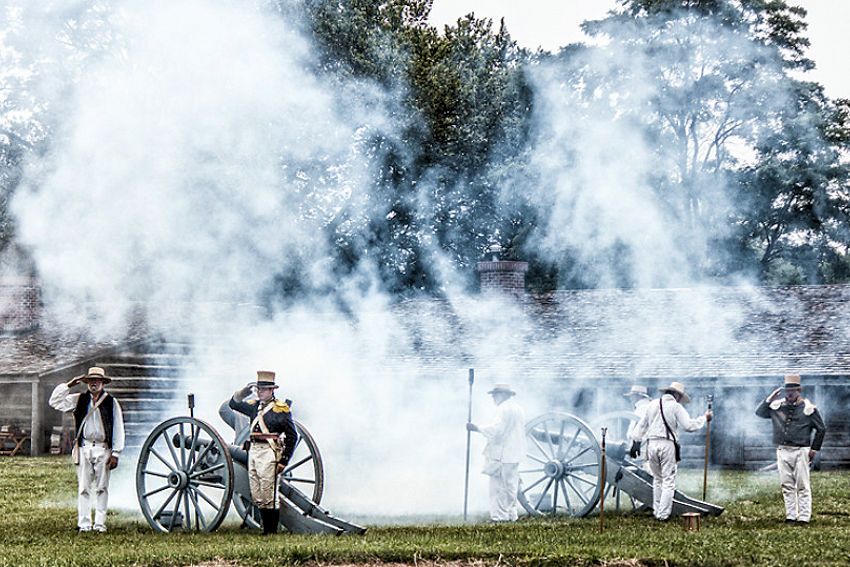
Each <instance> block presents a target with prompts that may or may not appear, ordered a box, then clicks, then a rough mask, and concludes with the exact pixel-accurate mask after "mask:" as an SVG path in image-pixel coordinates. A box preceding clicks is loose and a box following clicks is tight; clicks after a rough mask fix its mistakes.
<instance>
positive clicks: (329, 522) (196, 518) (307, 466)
mask: <svg viewBox="0 0 850 567" xmlns="http://www.w3.org/2000/svg"><path fill="white" fill-rule="evenodd" d="M189 400H190V401H189V413H190V415H189V416H179V417H173V418H171V419H168V420H166V421H164V422H162V423H160V424H159V425H157V426H156V427H155V428H154V429H153V431H151V433H150V434H149V435H148V437H147V438H146V439H145V441H144V443H143V444H142V447H141V450H140V452H139V460H138V463H137V466H136V495H137V497H138V501H139V507H140V509H141V511H142V515H143V516H144V517H145V519H146V520H147V522H148V524H149V525H150V526H151V528H153V529H154V530H156V531H158V532H172V531H178V530H180V531H202V532H212V531H215V530H216V529H218V528H219V527H220V526H221V524H222V522H223V521H224V520H225V518H226V516H227V513H228V511H229V509H230V504H231V503H233V507H234V509H235V510H236V512H237V513H238V515H239V516H240V517H241V518H242V521H243V526H245V527H248V528H258V527H260V522H259V509H258V508H256V506H254V504H253V502H252V500H251V493H250V488H249V484H248V467H247V462H248V456H247V452H246V451H244V450H243V449H242V448H241V444H242V442H243V441H244V440H245V439H247V437H248V435H249V431H248V427H247V421H245V422H241V421H240V419H239V417H240V416H238V415H237V414H235V413H234V412H233V411H232V410H230V408H229V407H228V406H227V402H225V403H224V404H222V407H221V408H220V413H221V415H222V418H223V419H224V421H225V423H227V424H228V425H230V426H231V428H233V429H234V433H235V437H234V443H233V444H229V443H227V442H225V440H224V439H223V438H222V436H221V435H220V434H219V433H218V432H217V431H216V430H215V429H214V428H213V427H212V426H211V425H210V424H208V423H207V422H205V421H203V420H200V419H197V418H195V417H194V415H193V414H192V406H193V396H192V395H190V397H189ZM225 408H226V409H225ZM295 428H296V430H297V432H298V439H297V440H296V447H295V452H294V453H293V455H292V459H291V460H290V462H289V464H288V465H287V467H286V469H285V470H284V472H283V473H282V474H281V475H279V476H278V487H277V489H278V495H279V498H278V503H279V507H280V511H281V514H280V525H281V526H282V527H283V528H284V529H286V530H287V531H290V532H293V533H328V534H335V535H339V534H342V533H364V532H365V531H366V530H365V528H363V527H361V526H357V525H355V524H352V523H349V522H346V521H344V520H341V519H339V518H336V517H334V516H333V515H331V513H330V512H328V511H327V510H325V509H323V508H322V507H321V506H319V503H320V502H321V499H322V493H323V492H324V469H323V462H322V456H321V453H320V452H319V447H318V445H317V444H316V441H315V439H314V438H313V436H312V435H311V434H310V432H309V431H308V430H307V428H306V427H304V425H303V424H301V423H300V422H299V421H297V420H295Z"/></svg>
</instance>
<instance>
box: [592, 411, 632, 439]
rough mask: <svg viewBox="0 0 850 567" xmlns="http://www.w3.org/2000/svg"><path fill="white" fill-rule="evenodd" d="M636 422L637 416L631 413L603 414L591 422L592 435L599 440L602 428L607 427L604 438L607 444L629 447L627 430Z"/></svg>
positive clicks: (613, 412) (614, 412) (615, 412)
mask: <svg viewBox="0 0 850 567" xmlns="http://www.w3.org/2000/svg"><path fill="white" fill-rule="evenodd" d="M637 422H638V416H637V414H636V413H635V412H633V411H612V412H610V413H603V414H602V415H600V416H599V417H597V418H596V419H594V420H593V422H592V427H593V433H595V434H596V438H597V439H601V438H602V433H601V429H602V428H603V427H607V428H608V433H607V435H606V437H605V438H606V439H607V441H608V443H628V444H629V445H630V444H631V441H629V429H630V428H631V427H632V426H633V425H636V424H637Z"/></svg>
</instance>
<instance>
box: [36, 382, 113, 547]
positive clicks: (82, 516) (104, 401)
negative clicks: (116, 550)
mask: <svg viewBox="0 0 850 567" xmlns="http://www.w3.org/2000/svg"><path fill="white" fill-rule="evenodd" d="M81 382H82V383H84V384H85V385H86V391H85V392H76V393H72V392H71V388H73V387H74V386H76V385H77V384H79V383H81ZM110 382H112V379H111V378H110V377H108V376H107V375H106V373H105V372H104V370H103V368H100V367H99V366H92V367H91V368H89V371H88V373H86V374H84V375H83V376H77V377H76V378H74V379H72V380H71V381H69V382H68V383H67V384H59V385H58V386H56V388H54V389H53V393H52V394H50V400H49V404H50V407H52V408H54V409H57V410H59V411H62V412H73V414H74V429H75V435H74V449H73V454H74V464H76V465H77V487H78V492H77V529H78V530H79V531H80V532H89V531H91V530H92V529H93V530H94V531H96V532H105V531H106V507H107V504H108V502H109V474H110V472H111V471H112V470H113V469H114V468H115V467H117V466H118V458H119V457H120V455H121V451H122V450H123V449H124V416H123V414H122V412H121V405H120V404H119V403H118V400H116V399H115V398H113V397H112V396H111V395H109V394H108V393H106V392H105V391H104V389H103V386H104V385H105V384H109V383H110ZM92 493H93V494H94V523H92V517H91V504H92Z"/></svg>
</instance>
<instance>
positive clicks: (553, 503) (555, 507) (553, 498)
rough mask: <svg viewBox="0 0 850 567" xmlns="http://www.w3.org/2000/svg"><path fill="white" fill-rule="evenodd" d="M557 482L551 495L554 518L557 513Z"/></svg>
mask: <svg viewBox="0 0 850 567" xmlns="http://www.w3.org/2000/svg"><path fill="white" fill-rule="evenodd" d="M558 484H560V483H558V482H556V483H555V491H554V492H553V495H552V515H553V516H554V515H555V514H556V513H557V512H558Z"/></svg>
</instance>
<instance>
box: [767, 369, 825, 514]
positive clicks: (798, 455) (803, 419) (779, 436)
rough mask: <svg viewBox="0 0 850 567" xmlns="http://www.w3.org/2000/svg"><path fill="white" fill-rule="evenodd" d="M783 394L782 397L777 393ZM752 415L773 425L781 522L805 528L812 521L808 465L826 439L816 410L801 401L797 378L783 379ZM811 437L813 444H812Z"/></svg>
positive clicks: (803, 400)
mask: <svg viewBox="0 0 850 567" xmlns="http://www.w3.org/2000/svg"><path fill="white" fill-rule="evenodd" d="M783 389H784V391H785V396H784V397H780V393H781V392H782V391H783ZM756 415H757V416H759V417H763V418H766V419H768V418H769V419H770V420H771V422H772V423H773V442H774V443H775V444H776V464H777V466H778V469H779V483H780V484H781V486H782V497H783V498H784V499H785V521H786V522H788V523H791V522H798V523H803V524H808V523H809V521H810V520H811V517H812V487H811V482H810V480H809V463H810V462H811V461H812V459H814V458H815V454H816V453H817V451H819V450H820V448H821V445H822V444H823V437H824V435H826V425H824V422H823V418H822V417H821V414H820V412H819V411H818V408H817V407H815V405H814V404H813V403H812V402H810V401H809V400H807V399H805V398H803V397H802V387H801V385H800V376H798V375H796V374H789V375H787V376H785V386H784V388H777V389H776V390H774V391H773V393H772V394H770V396H768V397H767V398H766V399H764V400H763V401H762V402H761V403H760V404H759V406H758V408H756ZM812 433H814V440H812Z"/></svg>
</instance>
